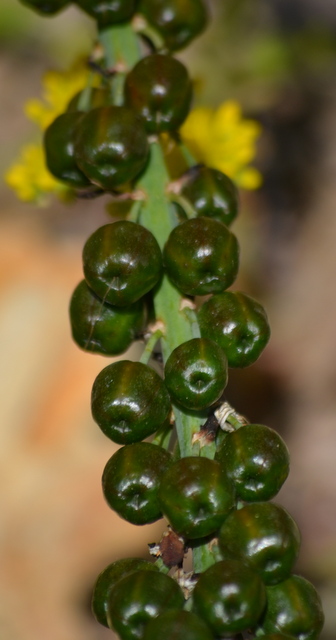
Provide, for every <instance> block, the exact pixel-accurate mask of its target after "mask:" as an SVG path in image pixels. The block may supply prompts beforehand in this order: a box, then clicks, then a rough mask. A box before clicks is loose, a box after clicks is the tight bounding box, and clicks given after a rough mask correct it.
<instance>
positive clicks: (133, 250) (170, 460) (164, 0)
mask: <svg viewBox="0 0 336 640" xmlns="http://www.w3.org/2000/svg"><path fill="white" fill-rule="evenodd" d="M25 4H29V5H30V6H32V7H34V8H35V9H37V10H38V11H40V12H44V13H55V12H56V11H58V10H59V9H62V8H63V7H64V6H66V5H67V4H68V3H67V1H66V0H25ZM76 4H78V5H79V6H80V7H82V8H83V9H84V10H85V11H86V12H87V13H89V14H90V15H92V16H94V17H95V18H96V19H97V21H98V27H99V28H100V29H106V28H108V27H110V26H111V25H114V24H116V23H119V22H123V21H125V20H129V19H131V18H132V17H133V15H134V14H135V12H137V14H138V13H139V14H140V15H142V16H143V17H144V18H145V19H146V20H147V22H148V23H150V25H151V26H152V28H153V29H154V30H155V32H157V33H159V34H160V36H161V38H162V40H163V42H164V43H165V47H166V49H167V51H165V52H162V51H160V52H154V53H153V52H151V53H149V54H148V55H146V56H145V57H143V58H142V59H141V60H140V61H139V62H138V63H137V64H136V65H135V66H134V67H133V68H132V69H131V70H129V71H128V73H127V74H126V77H125V82H124V87H123V99H122V104H118V105H115V104H111V103H110V100H111V93H110V92H106V91H104V89H102V90H99V89H98V90H95V91H93V92H92V93H91V103H90V105H89V108H88V109H86V110H85V111H82V110H80V108H79V106H80V104H81V97H80V96H79V98H78V97H76V98H75V99H74V100H73V101H72V102H71V104H70V105H69V108H68V110H67V112H66V113H64V114H62V115H61V116H59V117H58V118H57V119H56V120H55V121H54V122H53V123H52V124H51V125H50V126H49V128H48V129H47V131H46V134H45V139H44V146H45V152H46V161H47V165H48V168H49V169H50V171H51V172H52V173H53V174H54V175H55V176H56V177H57V178H58V179H60V180H63V181H64V182H66V183H67V184H70V185H71V186H73V187H74V188H76V189H81V188H83V187H84V188H85V187H91V186H92V185H93V186H94V187H98V188H99V189H100V190H101V191H102V192H110V193H111V192H112V193H115V192H118V191H120V192H123V191H124V190H125V185H126V186H127V188H128V189H129V188H131V189H132V188H134V186H135V185H136V184H137V181H139V180H141V176H142V175H143V174H144V173H145V172H146V169H147V163H148V158H149V155H150V140H151V137H153V136H155V137H156V138H157V137H159V136H160V135H161V134H163V133H164V134H166V135H169V136H170V137H171V139H172V140H175V141H176V137H177V132H178V129H179V127H180V126H181V124H182V123H183V121H184V119H185V118H186V116H187V114H188V110H189V107H190V102H191V94H192V90H191V81H190V79H189V76H188V73H187V70H186V69H185V67H184V65H183V64H182V63H181V62H179V61H178V60H176V59H175V58H173V57H172V56H171V54H170V53H169V52H170V51H174V50H177V49H179V48H181V47H182V46H184V45H185V44H186V43H187V42H189V41H190V40H191V39H192V37H194V36H195V35H197V34H198V33H199V32H200V31H201V30H202V29H203V27H204V25H205V23H206V17H207V11H206V6H205V3H204V2H203V0H139V2H137V1H136V0H96V1H94V0H77V2H76ZM153 48H154V47H153ZM178 185H179V186H178V189H177V191H178V193H177V195H176V200H177V203H178V206H179V209H181V215H180V218H179V219H178V220H176V224H175V226H174V225H173V228H172V230H171V233H170V235H169V236H168V237H167V238H166V242H165V244H164V246H163V247H162V248H160V246H159V244H158V241H157V239H156V238H155V236H154V235H153V233H152V232H151V231H150V230H148V229H147V228H145V227H144V226H142V225H141V224H138V223H137V222H131V221H128V220H121V221H118V222H114V223H110V224H106V225H104V226H102V227H100V228H99V229H97V231H95V232H94V233H93V234H92V235H91V236H90V237H89V239H88V240H87V242H86V244H85V246H84V250H83V271H84V279H83V281H82V282H81V283H80V284H79V285H78V287H77V288H76V290H75V292H74V294H73V296H72V300H71V305H70V317H71V326H72V334H73V337H74V339H75V341H76V342H77V344H78V345H79V346H80V347H81V348H82V349H85V350H87V351H91V352H95V353H100V354H104V355H107V356H115V355H118V354H121V353H123V352H124V351H125V350H126V349H127V348H128V347H129V346H130V345H131V343H132V342H133V341H134V340H135V339H137V338H139V337H141V336H142V335H144V332H145V331H146V325H147V324H148V322H149V321H152V320H153V318H152V317H151V313H152V312H151V311H150V309H151V308H153V307H154V309H155V299H156V296H157V292H158V291H159V290H160V285H161V282H162V279H163V278H168V279H169V281H170V283H171V284H172V286H173V287H174V288H175V290H177V291H178V292H179V293H180V296H181V297H180V300H182V298H183V297H185V298H187V300H188V301H189V302H191V303H194V299H195V297H196V296H206V299H205V301H204V300H203V301H201V303H200V304H199V308H198V311H197V314H195V317H196V319H197V323H198V327H199V337H194V338H192V339H189V340H186V341H185V342H182V343H181V344H179V345H178V346H177V347H176V348H174V349H172V350H171V353H170V354H169V355H168V357H166V358H165V362H164V366H163V371H162V375H159V373H157V371H156V370H154V368H153V367H151V366H149V365H148V364H144V363H143V362H133V361H130V360H121V361H117V362H113V363H112V364H109V365H108V366H106V367H105V368H104V369H103V370H102V371H101V372H100V373H99V375H98V376H97V378H96V380H95V382H94V384H93V389H92V400H91V403H92V404H91V406H92V414H93V418H94V420H95V421H96V423H97V424H98V425H99V427H100V429H101V430H102V431H103V433H104V434H105V435H106V436H107V437H108V438H110V439H111V440H112V441H113V442H115V443H117V444H119V445H122V446H121V447H120V448H119V449H118V450H117V452H116V453H114V455H113V456H112V457H111V458H110V459H109V460H108V462H107V464H106V466H105V469H104V472H103V478H102V485H103V493H104V496H105V498H106V501H107V503H108V504H109V506H110V507H111V508H112V509H113V510H114V511H116V513H118V514H119V515H120V516H121V517H122V518H124V519H126V520H127V521H128V522H130V523H133V524H135V525H144V524H148V523H152V522H155V521H157V520H159V519H160V518H162V517H165V518H166V520H167V521H168V523H169V526H170V533H169V534H168V536H170V535H171V536H173V537H172V538H171V539H172V540H173V541H174V544H173V542H172V547H174V545H175V547H176V545H177V546H178V545H180V546H181V549H180V552H179V553H178V552H176V553H170V554H169V553H168V554H163V553H162V554H161V555H162V558H163V570H160V569H162V565H158V563H155V562H149V561H146V560H143V559H140V558H126V559H123V560H119V561H116V562H114V563H112V564H111V565H109V566H108V567H107V568H106V569H105V570H104V571H103V572H102V573H101V574H100V576H99V577H98V580H97V583H96V585H95V588H94V594H93V612H94V615H95V616H96V618H97V620H98V621H99V622H101V623H102V624H103V625H105V626H108V627H111V628H113V629H114V630H115V631H116V632H117V633H118V634H119V636H120V638H121V639H122V640H142V639H143V640H157V638H159V637H161V636H164V637H165V638H167V639H168V640H215V639H216V638H231V639H232V638H235V639H236V640H239V639H242V638H243V637H247V636H246V634H249V636H248V637H256V635H255V634H257V635H261V634H263V637H264V640H294V639H296V640H317V639H318V637H319V634H320V631H321V628H322V625H323V613H322V609H321V603H320V600H319V597H318V595H317V593H316V591H315V589H314V587H313V586H312V584H310V583H309V582H308V581H307V580H305V579H304V578H302V577H300V576H297V575H293V574H292V571H293V567H294V564H295V561H296V559H297V556H298V552H299V546H300V535H299V531H298V528H297V525H296V524H295V522H294V520H293V519H292V518H291V516H290V515H289V514H288V513H287V511H286V510H285V509H284V508H282V507H281V506H279V505H278V504H275V503H273V502H270V500H272V498H273V497H274V496H276V494H277V493H278V491H279V490H280V488H281V486H282V484H283V482H284V481H285V480H286V478H287V475H288V472H289V455H288V451H287V448H286V445H285V443H284V442H283V440H282V438H281V437H280V436H279V435H278V434H277V433H276V432H275V431H274V430H272V429H270V428H269V427H267V426H264V425H259V424H244V421H241V422H239V421H238V422H239V423H238V424H237V425H236V427H237V428H233V429H232V430H231V431H228V430H227V427H225V424H224V425H223V424H221V420H220V417H219V416H220V411H219V409H220V407H221V403H222V402H223V393H224V390H225V387H226V385H227V378H228V367H247V366H249V365H251V364H252V363H253V362H255V361H256V359H257V358H258V357H259V355H260V354H261V352H262V350H263V349H264V347H265V345H266V344H267V342H268V339H269V335H270V330H269V325H268V321H267V316H266V313H265V311H264V309H263V307H262V306H261V305H260V304H259V303H258V302H256V301H255V300H254V299H252V298H251V297H250V296H247V295H246V294H244V293H241V292H235V291H227V289H228V288H229V287H230V286H231V285H232V284H233V282H234V281H235V278H236V276H237V272H238V266H239V246H238V242H237V239H236V237H235V235H234V234H233V233H232V232H231V231H230V229H229V227H230V225H231V223H232V222H233V221H234V219H235V218H236V215H237V211H238V197H237V191H236V188H235V186H234V184H233V183H232V181H231V180H230V179H229V178H228V177H227V176H226V175H224V174H223V173H221V172H220V171H217V170H214V169H212V168H210V167H205V166H193V167H191V168H190V169H189V170H188V171H186V172H184V173H183V175H182V176H181V177H180V180H179V181H178ZM184 206H185V210H184ZM190 211H191V212H192V215H190ZM186 212H188V214H189V217H188V216H187V214H186ZM156 320H160V318H156ZM163 320H164V319H163ZM174 411H175V412H176V411H179V412H182V413H184V414H185V415H193V414H195V415H196V414H197V415H198V414H199V413H200V412H201V415H203V416H204V429H203V431H204V434H205V436H208V437H210V436H209V433H210V432H209V430H208V431H207V429H208V426H207V425H209V424H210V423H211V424H214V423H215V425H216V427H215V431H214V433H213V434H212V438H213V439H214V440H215V442H216V454H215V456H214V457H212V458H211V457H207V456H206V455H203V454H202V455H200V456H197V455H195V456H194V455H192V456H184V457H181V456H180V452H179V447H178V446H175V449H174V450H173V452H171V448H170V446H169V444H170V442H173V441H174V434H173V435H172V436H171V437H170V439H169V438H168V441H167V440H166V439H163V440H164V441H165V446H161V444H162V443H161V444H160V438H159V437H158V434H161V433H162V434H165V433H168V434H170V433H173V426H174ZM224 422H225V420H224ZM220 426H221V427H223V429H224V431H223V430H221V429H220ZM153 435H154V442H148V441H144V440H146V439H147V438H149V437H150V436H153ZM167 442H168V444H167ZM166 445H167V446H166ZM200 545H207V546H208V548H211V546H212V547H213V548H214V549H216V553H215V552H214V554H213V561H212V563H210V566H208V568H206V570H205V571H203V572H202V573H200V574H199V575H197V574H193V575H191V576H189V578H188V580H186V582H185V583H183V581H182V579H181V573H179V572H177V575H178V576H180V577H178V578H177V579H176V576H175V577H172V576H171V575H168V572H169V570H171V569H173V568H174V567H175V569H176V567H178V568H179V569H180V571H181V570H182V569H181V568H182V563H183V557H184V554H185V551H186V549H187V548H188V547H192V548H196V547H197V546H200ZM161 551H162V547H161ZM175 551H176V548H175ZM184 575H185V574H184Z"/></svg>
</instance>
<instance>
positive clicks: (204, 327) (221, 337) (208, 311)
mask: <svg viewBox="0 0 336 640" xmlns="http://www.w3.org/2000/svg"><path fill="white" fill-rule="evenodd" d="M198 321H199V325H200V329H201V334H202V336H204V337H205V338H206V337H209V338H210V337H211V339H212V340H214V341H215V342H217V343H218V344H219V346H220V347H222V349H223V351H225V354H226V357H227V359H228V363H229V367H248V366H249V365H251V364H253V363H254V362H255V361H256V360H257V359H258V358H259V356H260V354H261V352H262V351H263V349H264V348H265V346H266V344H267V343H268V341H269V338H270V328H269V324H268V320H267V315H266V312H265V310H264V308H263V307H262V306H261V305H260V304H259V303H258V302H256V301H255V300H253V298H251V297H250V296H248V295H246V294H245V293H241V292H239V291H225V292H223V293H221V294H218V295H216V296H212V298H210V299H209V300H207V301H206V302H205V303H204V304H203V305H202V307H201V309H200V310H199V312H198Z"/></svg>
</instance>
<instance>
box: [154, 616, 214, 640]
mask: <svg viewBox="0 0 336 640" xmlns="http://www.w3.org/2000/svg"><path fill="white" fill-rule="evenodd" d="M158 638H167V639H168V638H170V639H171V640H213V635H212V633H211V631H210V629H209V627H208V626H207V625H206V624H205V622H203V620H201V618H199V617H198V616H197V615H196V614H195V613H192V612H191V611H183V610H180V611H178V610H175V611H174V610H171V611H165V613H162V614H161V615H160V616H158V617H157V618H153V620H151V621H150V622H149V623H148V625H147V626H146V629H145V633H144V636H143V640H158Z"/></svg>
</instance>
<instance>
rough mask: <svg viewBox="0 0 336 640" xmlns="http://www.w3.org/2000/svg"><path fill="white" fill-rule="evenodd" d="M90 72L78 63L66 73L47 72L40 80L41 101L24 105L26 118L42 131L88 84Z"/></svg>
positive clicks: (35, 100)
mask: <svg viewBox="0 0 336 640" xmlns="http://www.w3.org/2000/svg"><path fill="white" fill-rule="evenodd" d="M90 73H91V72H90V70H89V69H88V68H87V67H86V66H85V65H84V64H83V63H78V64H76V65H75V66H73V67H72V68H71V69H69V70H68V71H48V72H47V73H46V74H45V75H44V76H43V79H42V86H43V94H42V100H39V99H36V98H33V99H32V100H28V102H27V103H26V104H25V114H26V116H27V117H28V118H29V119H30V120H32V121H33V122H35V123H36V124H38V125H39V127H40V128H41V129H42V130H44V129H46V128H47V127H48V126H49V124H51V122H52V121H53V120H55V118H56V117H57V116H59V115H60V114H61V113H63V112H64V111H65V110H66V108H67V106H68V104H69V102H70V100H71V99H72V98H73V97H74V96H75V95H76V93H78V92H79V91H81V90H82V89H84V87H85V86H86V84H87V83H88V80H89V74H90Z"/></svg>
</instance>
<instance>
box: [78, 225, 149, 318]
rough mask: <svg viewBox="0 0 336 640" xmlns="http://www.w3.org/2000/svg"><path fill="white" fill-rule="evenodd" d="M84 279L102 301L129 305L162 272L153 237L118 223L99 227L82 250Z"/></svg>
mask: <svg viewBox="0 0 336 640" xmlns="http://www.w3.org/2000/svg"><path fill="white" fill-rule="evenodd" d="M83 268H84V276H85V279H86V281H87V283H88V285H89V287H90V288H91V289H93V291H94V292H95V293H96V294H97V296H99V298H101V299H102V300H103V301H104V302H108V303H109V304H112V305H115V306H117V307H119V306H120V307H122V306H128V305H130V304H133V303H134V302H136V301H137V300H139V299H140V298H142V296H144V295H145V293H147V292H148V291H150V290H151V289H152V288H153V287H154V286H155V285H156V283H157V282H158V281H159V279H160V277H161V273H162V255H161V250H160V247H159V245H158V243H157V241H156V239H155V238H154V236H153V234H152V233H151V232H150V231H148V230H147V229H145V227H142V226H141V225H139V224H136V223H135V222H128V221H127V220H121V221H119V222H113V223H111V224H106V225H104V226H103V227H99V229H97V231H95V232H94V233H93V234H92V235H91V236H90V237H89V239H88V240H87V241H86V243H85V246H84V249H83Z"/></svg>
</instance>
